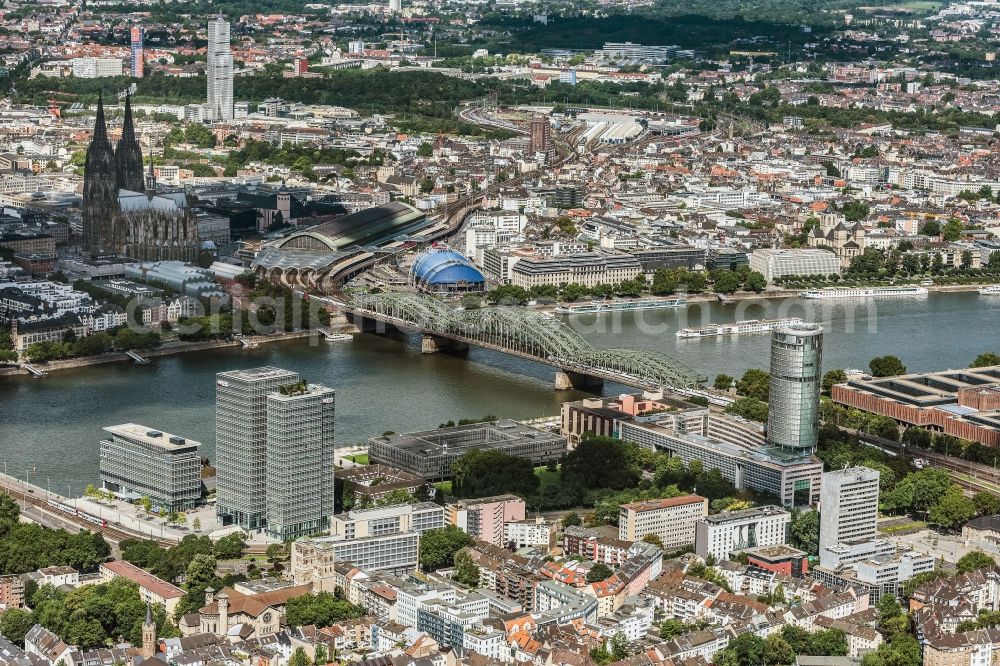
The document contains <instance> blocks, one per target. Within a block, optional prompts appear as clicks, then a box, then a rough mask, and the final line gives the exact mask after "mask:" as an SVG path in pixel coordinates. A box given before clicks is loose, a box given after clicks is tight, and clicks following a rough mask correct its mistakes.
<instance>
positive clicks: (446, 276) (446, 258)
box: [410, 247, 486, 294]
mask: <svg viewBox="0 0 1000 666" xmlns="http://www.w3.org/2000/svg"><path fill="white" fill-rule="evenodd" d="M410 280H411V281H412V282H413V284H414V286H416V287H417V288H418V289H420V290H421V291H427V292H431V293H434V294H464V293H467V292H477V291H485V290H486V278H485V277H483V274H482V273H480V272H479V269H478V268H476V267H475V266H474V265H473V264H472V263H471V262H470V261H469V260H468V259H466V258H465V257H463V256H462V255H461V254H459V253H458V252H455V251H454V250H452V249H449V248H446V247H435V248H431V249H430V250H427V251H426V252H424V253H423V254H421V255H420V256H418V257H417V260H416V261H414V262H413V268H411V269H410Z"/></svg>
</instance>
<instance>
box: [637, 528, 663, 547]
mask: <svg viewBox="0 0 1000 666" xmlns="http://www.w3.org/2000/svg"><path fill="white" fill-rule="evenodd" d="M642 541H643V543H649V544H652V545H654V546H656V547H657V548H659V549H660V550H663V540H662V539H661V538H660V537H659V536H658V535H656V534H653V533H652V532H650V533H649V534H647V535H645V536H644V537H642Z"/></svg>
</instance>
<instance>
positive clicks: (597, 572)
mask: <svg viewBox="0 0 1000 666" xmlns="http://www.w3.org/2000/svg"><path fill="white" fill-rule="evenodd" d="M614 573H615V572H614V570H613V569H612V568H611V567H609V566H608V565H607V564H605V563H604V562H597V563H595V564H594V566H592V567H590V571H588V572H587V582H588V583H600V582H601V581H603V580H607V579H608V578H611V576H613V575H614Z"/></svg>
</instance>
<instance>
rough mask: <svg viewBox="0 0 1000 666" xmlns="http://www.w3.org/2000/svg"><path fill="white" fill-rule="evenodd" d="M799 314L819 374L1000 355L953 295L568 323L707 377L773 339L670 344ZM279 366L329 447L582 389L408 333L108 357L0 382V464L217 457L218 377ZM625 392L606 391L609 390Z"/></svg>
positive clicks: (62, 485) (978, 306) (751, 358)
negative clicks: (316, 411) (188, 454)
mask: <svg viewBox="0 0 1000 666" xmlns="http://www.w3.org/2000/svg"><path fill="white" fill-rule="evenodd" d="M779 316H780V317H793V316H799V317H802V318H803V319H806V320H807V321H818V322H821V323H823V324H824V325H825V329H826V335H825V346H824V363H823V365H824V367H825V368H835V367H862V368H863V367H866V366H867V363H868V360H869V359H871V358H872V357H874V356H880V355H883V354H895V355H897V356H899V357H900V358H902V359H903V362H904V364H905V365H906V366H907V368H908V369H909V370H910V371H922V370H938V369H946V368H956V367H965V366H967V365H968V364H969V362H970V361H971V360H972V359H973V358H974V357H975V356H976V355H977V354H979V353H980V352H983V351H997V352H1000V298H997V297H993V298H990V297H985V296H979V295H978V294H976V293H975V292H972V293H962V294H933V293H932V294H930V295H928V296H926V297H922V298H918V299H914V298H901V299H895V300H893V299H889V300H880V301H877V302H875V301H839V302H833V303H832V304H831V303H829V302H826V303H823V304H822V305H821V306H819V307H816V302H814V301H802V300H799V299H784V300H770V301H765V300H758V301H741V302H739V303H737V304H734V305H723V304H720V303H714V302H713V303H705V304H692V305H691V306H689V307H688V308H686V309H676V310H647V311H641V312H632V313H613V314H608V315H574V316H573V317H572V318H570V319H568V320H567V321H568V323H570V325H572V326H573V327H574V328H575V329H576V330H577V331H578V332H580V333H581V334H582V335H583V336H584V337H585V338H586V339H587V340H588V341H589V342H590V343H591V344H592V345H593V346H595V347H646V348H651V349H655V350H657V351H660V352H662V353H665V354H668V355H670V356H673V357H675V358H677V359H679V360H681V361H683V362H684V363H686V364H687V365H689V366H691V367H692V368H695V369H696V370H698V371H699V372H701V373H702V374H704V375H706V376H708V377H710V378H712V377H714V376H715V375H716V374H717V373H720V372H725V373H727V374H730V375H735V376H738V375H739V374H741V373H742V372H743V370H745V369H747V368H751V367H758V368H765V369H766V368H767V365H768V336H767V335H753V336H743V337H733V338H716V339H705V340H685V339H678V338H677V337H676V335H675V333H676V331H677V330H679V329H681V328H684V327H686V326H695V325H702V324H704V323H709V322H731V321H735V320H737V319H759V318H774V317H779ZM258 365H275V366H279V367H283V368H288V369H291V370H295V371H297V372H299V373H300V374H301V375H303V376H304V377H305V378H306V379H308V380H309V381H316V382H322V383H324V384H326V385H328V386H332V387H334V388H336V389H337V442H338V444H339V445H344V446H346V445H350V444H355V443H358V442H361V441H364V440H365V439H367V438H368V437H372V436H375V435H379V434H381V433H383V432H384V431H387V430H393V431H396V432H406V431H413V430H419V429H425V428H434V427H437V426H438V425H439V424H440V423H442V422H444V421H448V420H455V421H457V420H458V419H461V418H466V417H478V416H483V415H486V414H494V415H497V416H503V417H511V418H529V417H536V416H545V415H553V414H557V413H558V410H559V405H560V403H561V402H562V401H563V400H568V399H579V398H580V397H581V396H583V395H584V394H582V393H577V392H574V391H569V392H559V393H557V392H555V391H553V389H552V375H553V369H552V368H549V367H547V366H543V365H539V364H534V363H531V362H528V361H522V360H519V359H515V358H513V357H510V356H506V355H503V354H498V353H495V352H490V351H485V350H481V349H472V350H471V351H470V352H469V354H468V356H467V358H461V357H456V356H449V355H446V354H435V355H422V354H420V353H419V340H418V339H417V338H415V337H412V336H411V337H409V338H399V337H397V338H390V337H380V336H376V335H371V334H364V335H359V336H357V337H356V338H355V340H354V342H322V341H321V342H319V343H318V344H315V345H310V344H309V343H308V341H305V340H296V341H288V342H282V343H274V344H266V345H261V346H260V347H259V348H258V349H255V350H248V351H244V350H241V349H232V348H226V349H220V350H212V351H203V352H194V353H188V354H179V355H176V356H167V357H163V358H158V359H155V360H153V362H152V363H150V364H149V365H145V366H134V365H132V364H127V363H113V364H107V365H101V366H93V367H89V368H81V369H77V370H66V371H59V372H54V373H52V374H51V375H49V376H48V377H45V378H42V379H34V378H30V377H21V376H18V377H6V378H0V465H2V466H4V467H5V468H6V470H7V472H8V473H10V474H12V475H17V476H19V477H20V478H24V477H25V473H26V472H27V474H28V477H29V480H31V481H32V482H33V483H36V484H37V485H40V486H42V487H45V486H46V484H49V483H50V484H51V488H52V490H53V491H56V492H59V493H66V492H67V491H68V490H72V492H73V493H74V494H79V493H80V492H81V490H82V487H83V485H85V484H86V483H93V482H96V480H97V475H98V474H97V469H98V447H99V441H100V439H101V437H102V435H103V433H102V431H101V428H102V427H104V426H108V425H114V424H119V423H127V422H134V423H140V424H143V425H146V426H150V427H154V428H157V429H161V430H165V431H167V432H171V433H175V434H178V435H182V436H185V437H188V438H191V439H196V440H199V441H201V442H202V455H206V456H208V457H210V458H213V457H214V453H215V451H214V449H215V443H214V439H215V435H214V431H215V415H214V400H215V382H214V375H215V373H217V372H220V371H223V370H232V369H237V368H247V367H254V366H258ZM622 390H626V389H624V388H623V387H621V386H616V385H613V384H607V385H606V386H605V393H608V394H614V393H617V392H620V391H622Z"/></svg>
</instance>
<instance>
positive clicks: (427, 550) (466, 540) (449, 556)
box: [418, 525, 472, 571]
mask: <svg viewBox="0 0 1000 666" xmlns="http://www.w3.org/2000/svg"><path fill="white" fill-rule="evenodd" d="M471 544H472V537H471V536H469V535H468V534H467V533H466V532H463V531H462V530H461V529H459V528H458V527H456V526H455V525H448V526H447V527H441V528H437V529H433V530H427V531H426V532H424V533H423V534H421V535H420V552H419V555H418V559H419V561H420V566H421V567H423V569H424V570H425V571H434V570H435V569H440V568H441V567H448V566H452V565H453V564H454V561H455V560H454V558H455V553H457V552H458V551H460V550H462V549H463V548H465V547H466V546H469V545H471Z"/></svg>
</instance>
